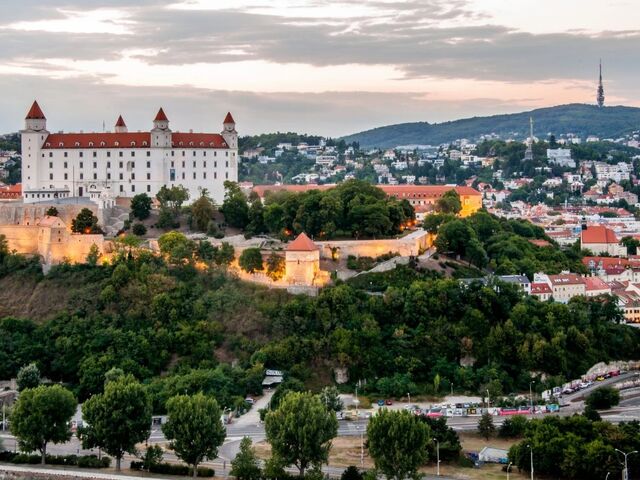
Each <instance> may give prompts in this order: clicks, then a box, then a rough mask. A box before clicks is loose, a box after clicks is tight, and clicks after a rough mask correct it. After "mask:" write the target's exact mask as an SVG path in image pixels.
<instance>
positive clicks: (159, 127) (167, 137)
mask: <svg viewBox="0 0 640 480" xmlns="http://www.w3.org/2000/svg"><path fill="white" fill-rule="evenodd" d="M151 145H152V146H153V147H164V148H169V147H171V130H170V129H169V119H168V118H167V116H166V115H165V113H164V110H162V108H160V110H158V114H157V115H156V118H155V119H154V120H153V130H151Z"/></svg>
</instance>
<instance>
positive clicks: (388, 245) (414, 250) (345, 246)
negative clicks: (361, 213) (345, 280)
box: [315, 230, 435, 259]
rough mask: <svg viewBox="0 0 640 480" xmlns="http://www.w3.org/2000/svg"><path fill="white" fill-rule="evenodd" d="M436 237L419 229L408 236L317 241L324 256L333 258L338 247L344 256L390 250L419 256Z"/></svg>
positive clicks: (377, 254)
mask: <svg viewBox="0 0 640 480" xmlns="http://www.w3.org/2000/svg"><path fill="white" fill-rule="evenodd" d="M434 239H435V237H434V236H433V235H431V234H430V233H429V232H427V231H425V230H417V231H415V232H413V233H411V234H409V235H407V236H406V237H402V238H398V239H385V240H340V241H333V240H329V241H316V242H315V243H316V245H318V246H319V247H320V252H321V256H322V258H325V259H331V258H332V249H333V248H337V249H338V255H339V256H340V257H342V258H344V257H347V256H349V255H353V256H356V257H372V258H375V257H378V256H380V255H384V254H386V253H389V252H398V253H399V254H400V256H403V257H407V256H417V255H419V254H420V252H421V251H424V250H426V249H427V248H429V247H431V246H432V245H433V241H434Z"/></svg>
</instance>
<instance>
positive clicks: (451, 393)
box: [451, 382, 453, 396]
mask: <svg viewBox="0 0 640 480" xmlns="http://www.w3.org/2000/svg"><path fill="white" fill-rule="evenodd" d="M451 396H453V382H451Z"/></svg>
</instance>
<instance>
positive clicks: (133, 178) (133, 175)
mask: <svg viewBox="0 0 640 480" xmlns="http://www.w3.org/2000/svg"><path fill="white" fill-rule="evenodd" d="M135 179H136V174H135V173H133V172H131V180H135Z"/></svg>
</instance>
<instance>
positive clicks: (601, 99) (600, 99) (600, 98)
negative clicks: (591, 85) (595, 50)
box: [596, 59, 604, 108]
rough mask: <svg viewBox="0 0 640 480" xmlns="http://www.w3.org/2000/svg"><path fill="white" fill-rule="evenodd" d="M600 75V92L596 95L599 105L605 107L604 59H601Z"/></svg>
mask: <svg viewBox="0 0 640 480" xmlns="http://www.w3.org/2000/svg"><path fill="white" fill-rule="evenodd" d="M599 70H600V75H599V77H598V94H597V96H596V100H597V102H598V107H600V108H602V107H604V87H603V86H602V59H600V65H599Z"/></svg>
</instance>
